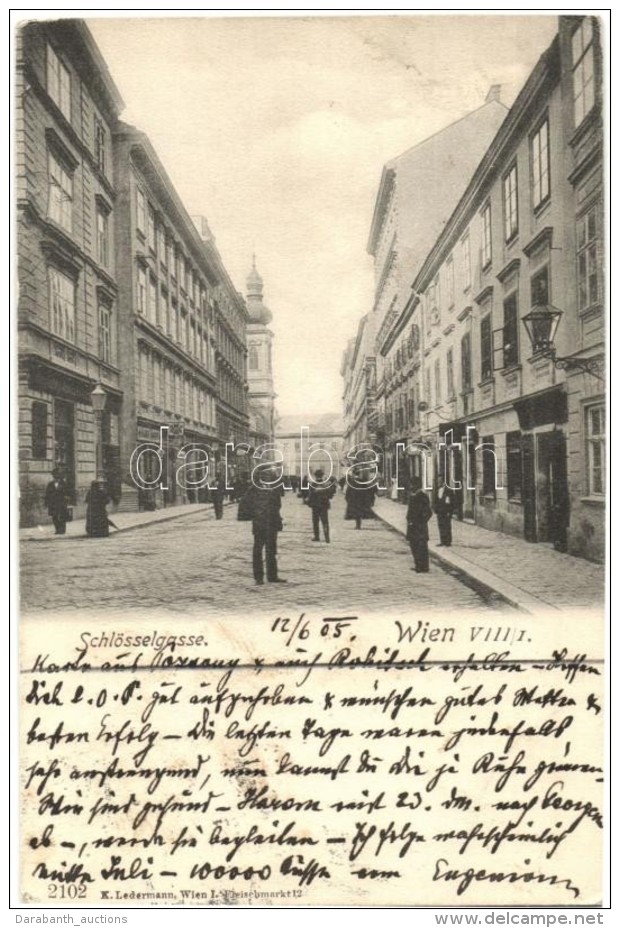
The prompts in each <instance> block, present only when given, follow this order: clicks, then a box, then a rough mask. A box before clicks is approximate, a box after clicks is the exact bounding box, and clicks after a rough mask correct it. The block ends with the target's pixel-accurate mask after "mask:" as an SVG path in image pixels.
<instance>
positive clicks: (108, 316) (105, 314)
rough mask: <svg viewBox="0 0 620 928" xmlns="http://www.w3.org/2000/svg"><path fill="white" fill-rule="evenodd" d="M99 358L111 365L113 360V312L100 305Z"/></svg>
mask: <svg viewBox="0 0 620 928" xmlns="http://www.w3.org/2000/svg"><path fill="white" fill-rule="evenodd" d="M99 357H100V358H101V360H102V361H107V362H108V363H110V361H111V360H112V310H111V309H110V307H109V306H104V305H102V304H99Z"/></svg>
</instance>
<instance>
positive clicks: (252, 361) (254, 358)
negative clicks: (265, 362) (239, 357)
mask: <svg viewBox="0 0 620 928" xmlns="http://www.w3.org/2000/svg"><path fill="white" fill-rule="evenodd" d="M249 367H250V370H251V371H257V370H258V351H257V350H256V348H254V347H252V348H250V354H249Z"/></svg>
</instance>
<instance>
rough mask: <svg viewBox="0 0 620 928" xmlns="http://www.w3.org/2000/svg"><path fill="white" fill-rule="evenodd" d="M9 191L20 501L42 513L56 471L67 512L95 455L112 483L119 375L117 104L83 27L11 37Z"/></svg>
mask: <svg viewBox="0 0 620 928" xmlns="http://www.w3.org/2000/svg"><path fill="white" fill-rule="evenodd" d="M16 91H17V101H16V110H15V115H16V192H17V208H18V277H19V304H18V328H19V444H20V506H21V518H22V522H23V524H26V525H32V524H36V523H37V522H40V521H45V520H46V519H47V513H46V511H45V505H44V494H45V487H46V484H47V482H48V481H49V479H50V476H51V472H52V470H53V469H54V468H58V469H60V470H61V471H62V473H63V475H64V477H65V479H66V481H67V486H68V489H69V493H70V494H71V497H72V500H73V503H74V506H75V513H76V515H79V514H81V513H82V512H83V510H84V499H85V495H86V492H87V490H88V488H89V485H90V483H91V481H92V480H94V479H95V477H96V475H97V455H98V450H99V449H98V442H99V441H100V438H101V427H100V424H99V422H98V420H97V417H96V415H95V410H94V408H93V405H92V401H91V395H90V394H91V392H92V391H93V389H94V387H95V386H96V385H97V384H98V383H100V384H102V385H103V388H104V389H105V391H106V393H107V398H108V399H107V407H106V410H105V412H104V415H103V422H102V424H101V425H102V438H103V442H104V447H103V455H104V464H105V466H106V469H107V476H108V480H109V483H110V488H111V491H112V493H113V495H118V493H119V491H120V464H119V445H120V434H121V429H120V413H121V398H122V383H121V371H120V367H121V365H120V357H119V348H118V328H119V327H118V288H117V273H116V272H117V268H116V262H115V218H116V217H115V213H116V205H117V191H116V187H115V178H114V170H113V158H112V133H113V129H114V125H115V123H116V119H117V117H118V114H119V112H120V110H121V108H122V105H123V104H122V101H121V98H120V95H119V93H118V90H117V88H116V87H115V85H114V82H113V81H112V79H111V77H110V75H109V73H108V70H107V67H106V65H105V62H104V61H103V59H102V58H101V55H100V53H99V51H98V49H97V46H96V45H95V43H94V41H93V39H92V37H91V35H90V32H89V31H88V29H87V27H86V26H85V25H84V24H83V23H82V22H80V21H77V20H64V21H62V22H39V23H29V24H27V25H26V26H24V27H23V28H22V29H21V30H20V32H19V34H18V37H17V73H16Z"/></svg>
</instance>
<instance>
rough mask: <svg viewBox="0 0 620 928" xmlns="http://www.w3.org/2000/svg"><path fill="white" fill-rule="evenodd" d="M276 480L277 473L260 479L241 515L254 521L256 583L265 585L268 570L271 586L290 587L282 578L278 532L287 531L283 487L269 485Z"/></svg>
mask: <svg viewBox="0 0 620 928" xmlns="http://www.w3.org/2000/svg"><path fill="white" fill-rule="evenodd" d="M276 477H277V474H276V473H275V472H274V471H265V472H263V473H262V474H261V475H259V476H258V478H257V482H256V483H253V484H252V486H251V487H250V489H249V490H248V491H247V493H246V494H245V496H243V498H242V499H241V500H240V502H239V512H238V514H237V518H238V519H239V520H240V521H249V520H250V519H251V520H252V534H253V536H254V549H253V553H252V567H253V571H254V580H255V581H256V583H257V584H258V585H259V586H262V585H263V583H264V578H265V569H266V572H267V582H268V583H286V580H284V579H282V578H281V577H278V532H281V531H282V528H283V525H282V518H281V516H280V508H281V505H282V493H281V492H280V488H279V487H273V486H270V485H269V481H273V480H274V479H275V478H276ZM263 552H264V559H263Z"/></svg>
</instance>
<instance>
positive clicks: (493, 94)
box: [484, 84, 502, 103]
mask: <svg viewBox="0 0 620 928" xmlns="http://www.w3.org/2000/svg"><path fill="white" fill-rule="evenodd" d="M501 96H502V85H501V84H491V86H490V87H489V92H488V94H487V96H486V100H485V101H484V102H485V103H501Z"/></svg>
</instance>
